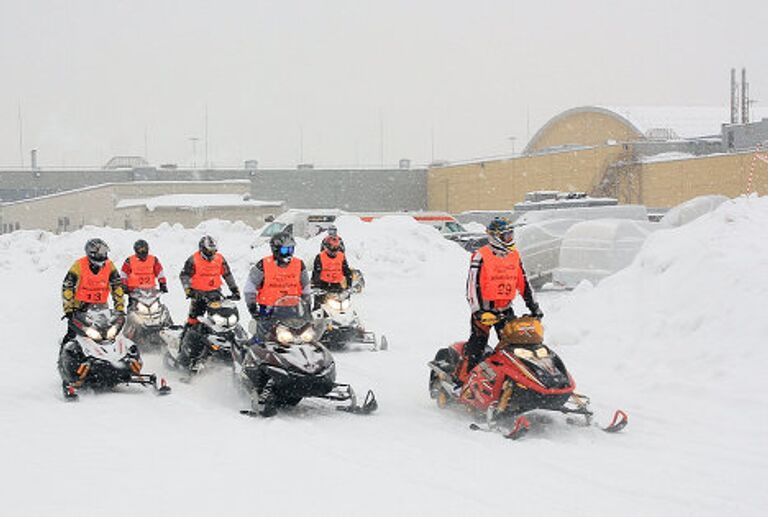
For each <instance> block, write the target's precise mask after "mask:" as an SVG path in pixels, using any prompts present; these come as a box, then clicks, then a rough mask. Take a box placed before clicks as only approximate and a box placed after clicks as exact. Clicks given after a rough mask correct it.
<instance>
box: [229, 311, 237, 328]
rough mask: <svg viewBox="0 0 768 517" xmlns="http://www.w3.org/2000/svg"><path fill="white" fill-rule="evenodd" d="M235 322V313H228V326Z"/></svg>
mask: <svg viewBox="0 0 768 517" xmlns="http://www.w3.org/2000/svg"><path fill="white" fill-rule="evenodd" d="M235 323H237V314H230V315H229V326H230V327H232V326H234V325H235Z"/></svg>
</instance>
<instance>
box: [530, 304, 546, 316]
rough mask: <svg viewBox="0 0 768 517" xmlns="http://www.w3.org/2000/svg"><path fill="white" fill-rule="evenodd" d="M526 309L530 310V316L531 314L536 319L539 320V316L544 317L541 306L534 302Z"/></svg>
mask: <svg viewBox="0 0 768 517" xmlns="http://www.w3.org/2000/svg"><path fill="white" fill-rule="evenodd" d="M528 310H529V311H531V316H533V317H534V318H536V319H537V320H540V319H541V318H543V317H544V313H543V312H541V308H540V307H539V304H538V303H535V304H533V305H531V306H530V307H528Z"/></svg>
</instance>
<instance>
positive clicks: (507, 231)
mask: <svg viewBox="0 0 768 517" xmlns="http://www.w3.org/2000/svg"><path fill="white" fill-rule="evenodd" d="M485 231H486V233H487V234H488V243H489V244H490V245H491V246H492V247H494V248H496V249H499V250H503V251H509V250H511V249H512V248H513V247H514V246H515V228H514V227H513V226H512V222H511V221H510V220H509V219H507V218H506V217H495V218H494V219H493V221H491V222H490V223H489V224H488V227H487V228H486V229H485Z"/></svg>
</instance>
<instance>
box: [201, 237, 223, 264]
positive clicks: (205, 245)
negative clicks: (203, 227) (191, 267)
mask: <svg viewBox="0 0 768 517" xmlns="http://www.w3.org/2000/svg"><path fill="white" fill-rule="evenodd" d="M197 247H198V248H199V249H200V254H201V255H202V256H203V257H205V258H206V259H208V260H213V257H214V255H216V251H217V250H218V248H217V247H216V241H215V240H214V239H213V237H211V236H210V235H203V238H202V239H200V242H199V243H198V245H197Z"/></svg>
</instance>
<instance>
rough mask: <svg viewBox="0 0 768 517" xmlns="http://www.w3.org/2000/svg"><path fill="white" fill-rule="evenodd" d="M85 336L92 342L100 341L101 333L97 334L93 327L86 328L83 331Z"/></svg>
mask: <svg viewBox="0 0 768 517" xmlns="http://www.w3.org/2000/svg"><path fill="white" fill-rule="evenodd" d="M85 335H86V336H88V337H89V338H91V339H93V340H94V341H101V332H99V331H98V330H96V329H95V328H93V327H88V328H87V329H85Z"/></svg>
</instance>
